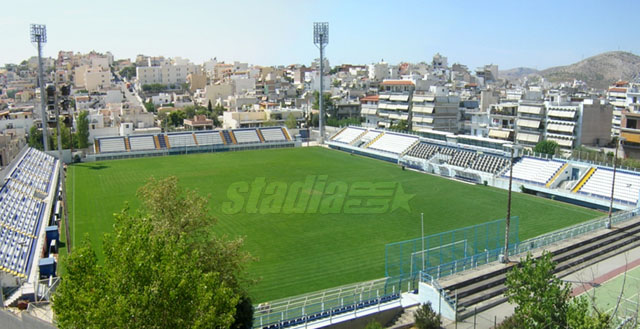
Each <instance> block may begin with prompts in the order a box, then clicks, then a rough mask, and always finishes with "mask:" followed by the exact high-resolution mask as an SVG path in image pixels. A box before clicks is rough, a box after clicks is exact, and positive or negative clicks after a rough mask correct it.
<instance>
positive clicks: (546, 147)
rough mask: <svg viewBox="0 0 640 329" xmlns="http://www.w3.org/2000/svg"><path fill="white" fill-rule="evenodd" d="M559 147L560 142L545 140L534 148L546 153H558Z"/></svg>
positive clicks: (536, 150) (535, 150)
mask: <svg viewBox="0 0 640 329" xmlns="http://www.w3.org/2000/svg"><path fill="white" fill-rule="evenodd" d="M557 148H558V143H556V142H554V141H549V140H544V141H540V142H538V144H536V147H534V148H533V151H534V152H536V153H546V154H551V155H553V154H556V149H557Z"/></svg>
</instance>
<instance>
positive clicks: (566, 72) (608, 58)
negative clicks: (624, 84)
mask: <svg viewBox="0 0 640 329" xmlns="http://www.w3.org/2000/svg"><path fill="white" fill-rule="evenodd" d="M529 75H539V76H542V77H544V78H545V79H547V80H548V81H550V82H565V81H568V82H571V81H573V80H574V79H577V80H582V81H584V82H586V83H587V85H588V86H589V87H592V88H598V89H605V88H607V87H608V86H610V85H611V84H612V83H613V82H615V81H618V80H633V79H634V78H638V77H640V56H637V55H634V54H632V53H629V52H624V51H611V52H606V53H602V54H599V55H596V56H592V57H589V58H587V59H584V60H581V61H579V62H577V63H574V64H570V65H565V66H556V67H551V68H548V69H545V70H542V71H537V70H535V69H530V68H522V67H520V68H515V69H511V70H505V71H500V77H501V78H505V79H507V80H512V81H513V80H517V79H520V78H523V77H525V76H529Z"/></svg>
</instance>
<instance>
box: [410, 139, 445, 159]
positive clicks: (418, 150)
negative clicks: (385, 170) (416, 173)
mask: <svg viewBox="0 0 640 329" xmlns="http://www.w3.org/2000/svg"><path fill="white" fill-rule="evenodd" d="M439 150H440V147H439V146H437V145H433V144H428V143H424V142H422V143H418V144H416V146H414V147H412V148H411V149H410V150H409V151H408V152H407V155H408V156H412V157H415V158H421V159H427V160H429V158H431V157H432V156H433V155H434V154H436V153H437V152H438V151H439Z"/></svg>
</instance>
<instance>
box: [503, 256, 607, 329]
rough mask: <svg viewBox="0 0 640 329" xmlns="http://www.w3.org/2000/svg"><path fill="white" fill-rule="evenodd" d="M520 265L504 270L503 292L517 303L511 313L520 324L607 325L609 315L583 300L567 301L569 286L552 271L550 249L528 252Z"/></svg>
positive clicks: (553, 264)
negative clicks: (535, 254)
mask: <svg viewBox="0 0 640 329" xmlns="http://www.w3.org/2000/svg"><path fill="white" fill-rule="evenodd" d="M520 265H521V266H516V267H514V268H512V269H511V270H510V271H509V273H507V280H506V283H505V284H506V286H507V292H506V293H505V295H506V297H507V298H508V299H509V302H510V303H512V304H515V305H517V306H516V308H515V312H514V315H513V317H514V321H515V322H516V323H519V324H520V325H521V326H522V328H531V329H536V328H558V329H560V328H563V329H564V328H608V326H609V316H608V315H604V314H600V313H598V312H597V311H596V312H590V310H589V304H588V303H587V302H586V301H584V300H581V299H577V300H574V301H570V297H571V286H570V285H569V284H568V283H565V282H563V281H561V280H560V279H558V278H557V277H555V276H554V275H553V272H554V269H555V263H554V262H553V261H552V254H551V253H549V252H545V253H544V254H543V255H542V256H541V257H540V258H538V259H534V258H533V257H532V256H531V254H529V255H527V257H526V258H525V259H524V261H523V262H521V264H520ZM592 313H595V315H594V314H592ZM586 323H589V326H588V327H583V326H582V325H583V324H586Z"/></svg>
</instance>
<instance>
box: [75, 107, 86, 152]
mask: <svg viewBox="0 0 640 329" xmlns="http://www.w3.org/2000/svg"><path fill="white" fill-rule="evenodd" d="M88 116H89V112H87V111H82V112H80V114H79V115H78V122H77V127H78V132H77V133H76V137H75V138H76V139H77V140H78V141H77V143H78V148H81V149H83V148H87V147H89V118H88Z"/></svg>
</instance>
